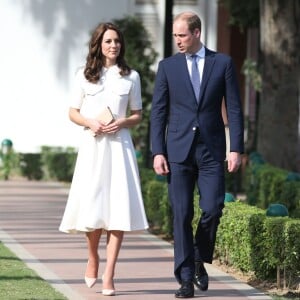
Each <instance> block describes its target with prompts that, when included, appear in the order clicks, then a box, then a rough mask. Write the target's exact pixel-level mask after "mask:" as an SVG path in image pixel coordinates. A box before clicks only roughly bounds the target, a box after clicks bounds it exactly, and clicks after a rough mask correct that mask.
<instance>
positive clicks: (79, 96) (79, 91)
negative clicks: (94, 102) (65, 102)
mask: <svg viewBox="0 0 300 300" xmlns="http://www.w3.org/2000/svg"><path fill="white" fill-rule="evenodd" d="M84 80H85V77H84V73H83V68H80V69H78V70H77V72H76V74H75V78H74V81H73V84H72V88H71V93H70V107H73V108H79V109H80V108H81V105H82V102H83V98H84V89H83V82H84Z"/></svg>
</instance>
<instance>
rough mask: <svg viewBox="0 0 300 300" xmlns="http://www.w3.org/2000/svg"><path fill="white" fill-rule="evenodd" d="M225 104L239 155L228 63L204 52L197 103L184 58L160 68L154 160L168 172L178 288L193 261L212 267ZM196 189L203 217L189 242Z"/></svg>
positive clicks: (239, 125) (238, 118)
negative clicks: (159, 160)
mask: <svg viewBox="0 0 300 300" xmlns="http://www.w3.org/2000/svg"><path fill="white" fill-rule="evenodd" d="M223 98H224V99H225V103H226V108H227V116H228V121H229V130H230V151H233V152H239V153H242V152H243V131H244V129H243V114H242V107H241V100H240V96H239V90H238V83H237V79H236V73H235V70H234V66H233V63H232V60H231V58H230V57H229V56H227V55H225V54H221V53H216V52H213V51H211V50H209V49H207V48H206V49H205V63H204V69H203V76H202V80H201V89H200V97H199V99H196V97H195V94H194V91H193V87H192V84H191V80H190V76H189V73H188V67H187V62H186V57H185V54H182V53H178V54H175V55H173V56H171V57H168V58H166V59H164V60H162V61H161V62H160V63H159V67H158V71H157V75H156V81H155V88H154V94H153V100H152V111H151V143H152V155H153V156H155V155H157V154H163V155H164V156H165V157H166V158H167V161H168V163H169V167H170V173H169V175H168V189H169V198H170V203H171V206H172V210H173V215H174V251H175V252H174V258H175V276H176V278H177V280H178V281H179V282H180V281H181V280H188V279H190V277H191V276H192V273H193V272H194V260H202V261H204V262H208V263H211V261H212V257H213V249H214V243H215V237H216V232H217V226H218V224H219V219H220V217H221V216H222V209H223V206H224V203H223V202H224V193H225V187H224V182H225V180H224V160H225V155H226V140H225V127H224V122H223V119H222V112H221V104H222V99H223ZM197 100H198V101H197ZM195 184H197V186H198V190H199V194H200V199H201V200H200V201H199V205H200V207H201V209H202V215H201V218H200V220H199V224H198V228H197V230H196V234H195V236H193V232H192V228H191V222H192V219H193V215H194V207H193V195H194V188H195ZM183 277H184V278H183Z"/></svg>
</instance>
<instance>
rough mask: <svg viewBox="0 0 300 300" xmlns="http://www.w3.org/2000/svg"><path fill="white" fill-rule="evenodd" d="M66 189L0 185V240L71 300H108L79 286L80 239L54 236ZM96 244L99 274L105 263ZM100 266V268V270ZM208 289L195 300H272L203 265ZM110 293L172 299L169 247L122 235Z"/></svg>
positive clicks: (140, 299)
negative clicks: (198, 299)
mask: <svg viewBox="0 0 300 300" xmlns="http://www.w3.org/2000/svg"><path fill="white" fill-rule="evenodd" d="M67 195H68V187H67V186H66V185H64V184H62V183H56V182H44V181H43V182H36V181H27V180H21V179H19V180H9V181H0V240H1V241H2V242H3V243H4V244H5V245H6V246H7V247H8V248H10V250H12V251H13V252H14V253H15V254H16V255H17V256H18V257H19V258H21V259H22V260H23V261H24V262H25V263H26V264H27V265H28V266H29V267H30V268H31V269H33V270H35V271H36V272H37V273H38V275H39V276H41V277H42V278H43V279H45V280H46V281H48V282H49V283H50V284H51V285H52V286H53V287H54V288H55V289H57V290H59V291H60V292H61V293H63V294H64V295H65V296H66V297H67V298H68V299H71V300H83V299H85V300H94V299H103V298H107V297H105V296H103V295H102V294H101V280H100V279H99V280H98V282H97V284H96V285H95V286H94V287H93V288H91V289H89V288H87V287H86V286H85V283H84V279H83V277H84V271H85V267H86V261H87V250H86V243H85V236H84V235H83V234H76V235H69V234H65V233H62V232H59V231H58V227H59V224H60V220H61V217H62V214H63V211H64V207H65V203H66V200H67ZM104 242H105V236H104V237H103V238H101V241H100V247H99V253H100V269H99V274H101V270H103V261H105V247H104ZM101 261H102V264H101ZM207 270H208V273H209V276H210V286H209V290H208V291H207V292H200V291H198V290H195V291H196V294H195V298H196V299H197V298H206V299H212V300H217V299H222V300H229V299H230V300H232V299H233V300H242V299H258V300H268V299H272V298H271V297H269V296H267V295H264V294H263V293H261V292H260V291H258V290H256V289H254V288H252V287H250V286H249V285H247V284H245V283H242V282H240V281H238V280H236V279H234V278H233V277H231V276H229V275H228V274H226V273H224V272H222V271H220V270H218V269H217V268H216V267H214V266H211V265H207ZM115 287H116V291H117V295H116V298H117V299H120V300H121V299H122V300H136V299H137V300H148V299H149V300H150V299H151V300H155V299H157V300H164V299H174V291H175V290H176V289H177V288H178V284H177V283H176V281H175V279H174V277H173V247H172V245H170V244H169V243H167V242H165V241H162V240H160V239H159V238H157V237H156V236H154V235H152V234H150V233H149V232H147V231H142V232H135V233H126V234H125V237H124V242H123V246H122V249H121V252H120V256H119V260H118V264H117V268H116V276H115Z"/></svg>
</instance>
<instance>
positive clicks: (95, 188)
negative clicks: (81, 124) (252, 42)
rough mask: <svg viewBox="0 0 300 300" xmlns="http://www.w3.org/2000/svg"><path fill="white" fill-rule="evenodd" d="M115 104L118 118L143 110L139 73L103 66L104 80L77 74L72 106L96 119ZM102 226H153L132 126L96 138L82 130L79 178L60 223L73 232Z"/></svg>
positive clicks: (75, 179) (74, 181)
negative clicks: (120, 72) (106, 108)
mask: <svg viewBox="0 0 300 300" xmlns="http://www.w3.org/2000/svg"><path fill="white" fill-rule="evenodd" d="M106 106H109V107H110V109H111V111H112V113H113V115H114V117H115V118H116V119H118V118H123V117H126V112H127V108H128V107H129V108H130V109H131V110H140V109H142V100H141V86H140V77H139V74H138V73H137V72H136V71H134V70H132V71H131V73H130V74H129V75H127V76H121V75H120V74H119V68H118V67H117V66H113V67H110V68H109V69H105V68H103V70H102V73H101V76H100V80H99V82H98V83H96V84H93V83H90V82H88V81H87V80H86V78H85V77H84V74H83V69H80V70H79V71H78V72H77V73H76V77H75V84H74V88H73V92H72V97H71V107H74V108H78V109H80V112H81V114H82V115H83V116H85V117H86V118H96V117H97V115H98V114H99V113H100V112H101V111H102V110H103V109H104V108H105V107H106ZM98 228H103V229H106V230H122V231H134V230H143V229H147V228H148V223H147V218H146V215H145V210H144V204H143V198H142V194H141V187H140V178H139V172H138V166H137V161H136V156H135V149H134V146H133V142H132V138H131V135H130V132H129V129H127V128H122V129H121V130H119V131H118V132H117V133H115V134H101V135H97V136H96V137H94V136H93V135H92V134H91V132H90V131H89V130H82V132H81V136H80V144H79V149H78V155H77V160H76V165H75V169H74V174H73V179H72V183H71V186H70V191H69V196H68V200H67V204H66V207H65V211H64V215H63V218H62V221H61V224H60V227H59V230H60V231H63V232H67V233H77V232H89V231H93V230H95V229H98Z"/></svg>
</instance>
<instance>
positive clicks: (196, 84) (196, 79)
mask: <svg viewBox="0 0 300 300" xmlns="http://www.w3.org/2000/svg"><path fill="white" fill-rule="evenodd" d="M191 57H192V59H193V62H192V76H191V81H192V85H193V88H194V92H195V96H196V99H197V102H198V101H199V96H200V74H199V69H198V63H197V55H196V54H193V55H191Z"/></svg>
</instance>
